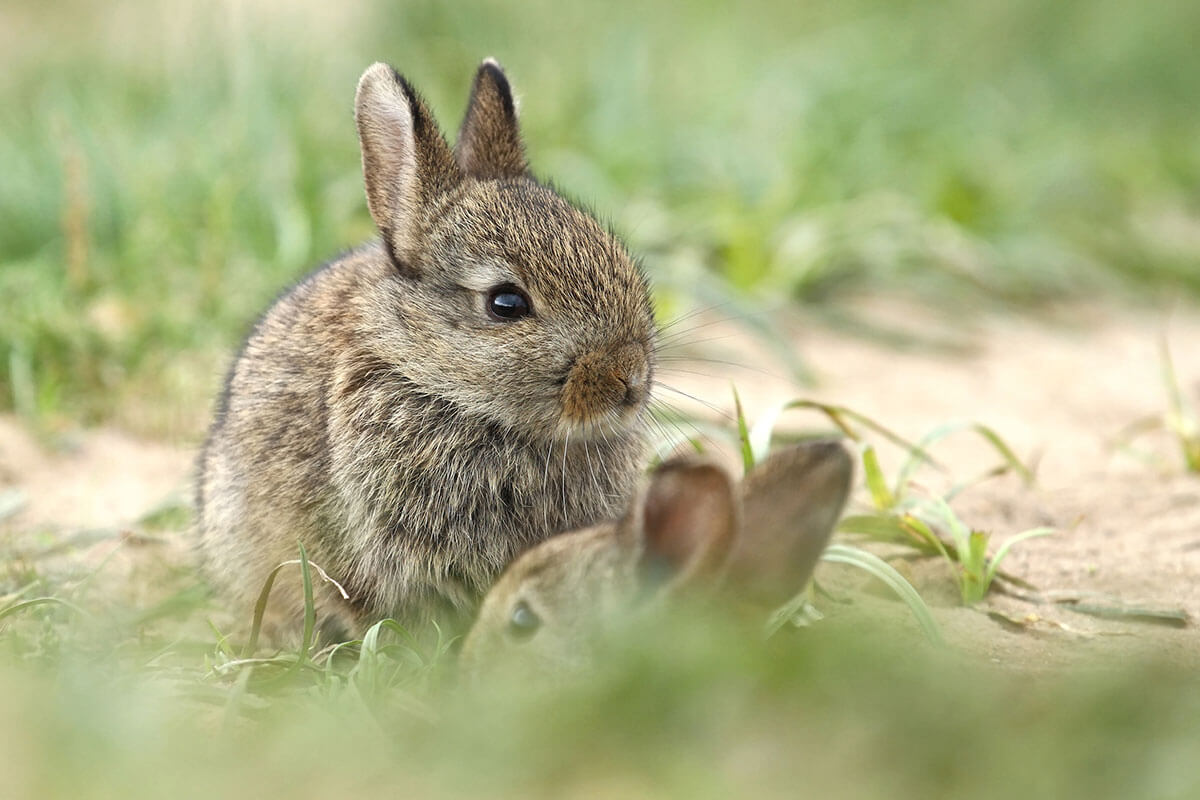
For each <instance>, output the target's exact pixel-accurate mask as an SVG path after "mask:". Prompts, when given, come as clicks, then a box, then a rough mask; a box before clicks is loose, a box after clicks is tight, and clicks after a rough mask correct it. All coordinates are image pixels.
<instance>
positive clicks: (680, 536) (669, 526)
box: [640, 461, 738, 587]
mask: <svg viewBox="0 0 1200 800" xmlns="http://www.w3.org/2000/svg"><path fill="white" fill-rule="evenodd" d="M640 515H641V519H640V522H641V525H640V532H641V567H642V574H643V575H645V576H646V577H647V578H649V579H651V580H652V581H653V582H655V583H661V584H666V585H667V586H671V587H674V586H678V585H681V584H686V583H689V582H691V581H692V580H694V579H696V578H699V577H703V576H706V575H713V574H715V573H717V572H719V571H720V569H721V568H722V567H723V566H724V564H725V561H726V559H727V557H728V555H729V552H730V549H731V548H732V546H733V542H734V538H735V537H736V536H737V530H738V508H737V499H736V497H735V496H734V490H733V485H732V483H731V482H730V480H729V476H728V475H726V474H725V471H724V470H722V469H721V468H720V467H717V466H715V465H713V464H707V463H702V462H689V461H673V462H667V463H665V464H663V465H662V466H660V467H658V469H656V470H655V472H654V474H653V475H652V476H651V478H650V485H649V486H648V487H647V489H646V493H645V496H644V497H643V500H642V503H641V511H640Z"/></svg>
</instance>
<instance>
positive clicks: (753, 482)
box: [729, 441, 854, 605]
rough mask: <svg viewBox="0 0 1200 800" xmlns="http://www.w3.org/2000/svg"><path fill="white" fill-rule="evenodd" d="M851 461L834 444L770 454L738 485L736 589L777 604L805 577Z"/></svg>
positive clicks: (834, 516)
mask: <svg viewBox="0 0 1200 800" xmlns="http://www.w3.org/2000/svg"><path fill="white" fill-rule="evenodd" d="M853 475H854V462H853V461H852V460H851V458H850V454H849V453H847V452H846V449H845V448H844V447H842V445H841V444H839V443H838V442H833V441H817V442H806V443H802V444H798V445H795V446H792V447H787V448H784V449H782V450H778V451H776V452H774V453H772V454H771V455H770V456H769V457H768V458H766V459H765V460H764V461H762V463H760V464H759V465H758V466H757V467H755V468H754V470H753V471H752V472H751V473H750V474H749V475H747V476H746V478H745V479H744V480H743V481H742V514H743V516H742V523H743V533H742V536H741V537H740V540H739V541H738V542H737V545H736V547H735V549H734V552H733V554H732V555H731V556H730V559H729V572H730V576H729V577H730V578H731V579H732V580H733V581H734V582H735V583H736V584H737V585H738V590H739V592H741V593H743V594H745V595H747V596H749V597H751V598H752V599H754V600H756V601H757V602H759V603H762V604H764V605H779V604H782V603H784V602H786V601H787V600H788V599H789V598H790V597H792V596H794V595H795V594H796V593H798V592H799V591H800V590H801V589H803V588H804V585H805V584H806V583H808V580H809V578H811V577H812V573H813V568H814V567H815V566H816V564H817V560H818V559H819V558H820V557H821V553H822V552H824V550H825V546H826V545H827V544H828V543H829V537H830V535H831V534H832V533H833V527H834V525H836V524H837V521H838V518H839V517H840V516H841V513H842V508H843V507H844V506H845V504H846V497H847V495H848V494H849V491H850V482H851V478H852V477H853Z"/></svg>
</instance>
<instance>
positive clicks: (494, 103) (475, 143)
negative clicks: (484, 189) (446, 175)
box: [454, 58, 529, 178]
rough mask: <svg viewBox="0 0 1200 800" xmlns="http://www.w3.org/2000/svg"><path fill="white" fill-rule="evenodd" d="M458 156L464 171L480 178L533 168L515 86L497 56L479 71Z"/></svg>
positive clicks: (460, 135)
mask: <svg viewBox="0 0 1200 800" xmlns="http://www.w3.org/2000/svg"><path fill="white" fill-rule="evenodd" d="M454 157H455V159H456V160H457V161H458V165H459V168H460V169H462V171H463V172H465V173H467V174H468V175H471V176H473V177H476V178H515V177H518V176H520V175H523V174H525V171H526V170H527V169H528V168H529V166H528V164H527V163H526V161H525V148H524V146H523V145H522V144H521V131H520V129H519V128H518V126H517V107H516V104H515V103H514V102H513V95H512V89H511V88H510V87H509V85H508V78H506V77H504V70H502V69H501V68H500V65H499V64H498V63H496V61H495V59H491V58H489V59H487V60H486V61H484V62H483V63H482V64H480V65H479V69H478V70H477V71H476V73H475V83H474V85H473V86H472V87H471V99H470V100H469V101H468V102H467V114H466V116H465V117H464V118H463V123H462V128H461V129H459V132H458V142H457V143H456V144H455V145H454Z"/></svg>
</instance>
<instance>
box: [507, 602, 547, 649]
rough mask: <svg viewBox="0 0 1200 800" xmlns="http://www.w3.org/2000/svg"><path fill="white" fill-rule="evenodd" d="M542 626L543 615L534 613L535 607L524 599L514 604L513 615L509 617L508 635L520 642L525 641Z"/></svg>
mask: <svg viewBox="0 0 1200 800" xmlns="http://www.w3.org/2000/svg"><path fill="white" fill-rule="evenodd" d="M540 627H542V619H541V617H539V616H538V615H537V614H535V613H533V609H532V608H530V607H529V605H528V604H527V603H526V602H525V601H524V600H522V601H521V602H519V603H517V604H516V605H515V606H513V610H512V615H511V616H510V617H509V618H508V635H509V636H510V637H512V638H513V639H515V640H516V641H518V642H523V641H525V640H526V639H528V638H530V637H531V636H533V635H534V634H535V633H537V629H538V628H540Z"/></svg>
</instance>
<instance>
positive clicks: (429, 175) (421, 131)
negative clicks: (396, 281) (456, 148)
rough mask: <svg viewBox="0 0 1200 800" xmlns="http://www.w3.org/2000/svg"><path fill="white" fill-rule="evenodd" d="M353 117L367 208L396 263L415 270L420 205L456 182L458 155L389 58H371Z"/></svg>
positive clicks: (399, 266)
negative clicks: (375, 61) (379, 60)
mask: <svg viewBox="0 0 1200 800" xmlns="http://www.w3.org/2000/svg"><path fill="white" fill-rule="evenodd" d="M354 119H355V122H356V123H357V125H358V138H359V142H360V144H361V145H362V161H363V177H364V179H365V181H366V185H367V208H369V209H370V211H371V218H372V219H374V220H375V225H376V227H378V228H379V232H380V233H381V234H382V235H383V241H384V244H385V245H386V246H387V248H388V253H389V254H390V255H391V257H392V261H394V262H395V264H396V267H397V268H398V269H400V270H401V271H402V272H406V273H415V272H416V270H417V267H416V263H415V261H416V259H415V256H416V254H417V253H418V252H419V249H420V246H421V233H420V232H421V223H422V220H421V210H422V209H423V208H424V207H425V206H426V204H427V203H428V202H429V201H430V199H431V198H433V197H434V196H435V195H437V194H438V193H440V192H442V191H445V190H446V189H448V188H449V187H451V186H453V185H454V184H455V183H457V182H458V180H459V177H460V173H459V170H458V167H457V166H456V164H455V162H454V156H453V154H452V153H451V152H450V146H449V145H448V144H446V140H445V139H444V138H443V137H442V133H441V131H440V130H439V129H438V127H437V123H436V122H435V121H434V119H433V115H432V114H430V113H429V109H428V108H427V107H426V106H425V103H424V101H422V100H421V97H420V96H419V95H418V94H417V93H416V92H415V91H414V90H413V88H412V87H411V86H410V85H409V84H408V81H406V80H404V78H403V77H401V76H400V74H399V73H397V72H396V71H395V70H394V69H392V68H391V67H389V66H388V65H387V64H372V65H371V66H370V67H369V68H368V69H367V71H366V72H364V73H363V76H362V78H360V79H359V81H358V93H357V94H356V95H355V98H354Z"/></svg>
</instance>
